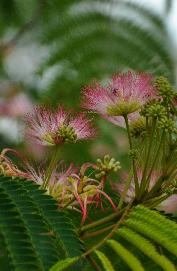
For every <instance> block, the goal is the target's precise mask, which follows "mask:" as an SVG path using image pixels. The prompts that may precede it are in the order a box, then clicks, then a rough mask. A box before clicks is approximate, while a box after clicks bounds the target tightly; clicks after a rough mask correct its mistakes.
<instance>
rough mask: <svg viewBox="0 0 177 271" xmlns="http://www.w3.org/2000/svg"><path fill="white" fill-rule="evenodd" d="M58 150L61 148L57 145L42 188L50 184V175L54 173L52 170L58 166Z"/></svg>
mask: <svg viewBox="0 0 177 271" xmlns="http://www.w3.org/2000/svg"><path fill="white" fill-rule="evenodd" d="M58 150H59V148H58V147H57V148H56V149H55V151H54V153H53V156H52V159H51V160H50V163H49V166H48V169H47V171H46V174H45V179H44V182H43V184H42V188H45V189H46V188H47V186H48V184H49V181H50V177H51V175H52V172H53V170H54V168H55V166H56V163H57V158H58Z"/></svg>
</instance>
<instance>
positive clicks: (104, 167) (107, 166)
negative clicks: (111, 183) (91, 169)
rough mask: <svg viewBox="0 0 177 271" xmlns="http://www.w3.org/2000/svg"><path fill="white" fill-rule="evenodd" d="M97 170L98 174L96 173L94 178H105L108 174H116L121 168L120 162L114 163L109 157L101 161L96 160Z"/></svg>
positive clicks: (113, 159)
mask: <svg viewBox="0 0 177 271" xmlns="http://www.w3.org/2000/svg"><path fill="white" fill-rule="evenodd" d="M96 164H97V170H98V171H99V173H97V174H96V175H95V176H96V178H100V177H102V176H105V175H106V174H107V173H109V172H111V171H112V172H117V171H118V170H119V169H120V168H121V166H120V162H119V161H116V159H115V158H111V157H110V156H109V155H105V156H104V158H103V160H101V159H97V163H96Z"/></svg>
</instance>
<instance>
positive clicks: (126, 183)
mask: <svg viewBox="0 0 177 271" xmlns="http://www.w3.org/2000/svg"><path fill="white" fill-rule="evenodd" d="M131 181H132V169H131V170H130V173H129V176H128V178H127V180H126V182H125V188H124V191H123V192H122V194H121V197H120V201H119V204H118V208H119V209H121V208H122V204H123V202H124V199H125V197H126V194H127V191H128V189H129V187H130V185H131Z"/></svg>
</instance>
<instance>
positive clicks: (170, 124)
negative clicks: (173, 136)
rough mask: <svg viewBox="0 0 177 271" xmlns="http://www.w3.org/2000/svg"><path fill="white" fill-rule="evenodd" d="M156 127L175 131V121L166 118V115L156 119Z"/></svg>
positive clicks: (166, 130)
mask: <svg viewBox="0 0 177 271" xmlns="http://www.w3.org/2000/svg"><path fill="white" fill-rule="evenodd" d="M158 127H159V128H161V129H164V130H165V132H173V133H176V127H175V122H174V121H173V120H172V119H168V118H167V117H164V118H162V119H161V120H159V121H158Z"/></svg>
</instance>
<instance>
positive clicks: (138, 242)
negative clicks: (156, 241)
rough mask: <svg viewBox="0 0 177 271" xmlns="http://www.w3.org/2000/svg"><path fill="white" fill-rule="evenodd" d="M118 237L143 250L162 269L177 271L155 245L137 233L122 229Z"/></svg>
mask: <svg viewBox="0 0 177 271" xmlns="http://www.w3.org/2000/svg"><path fill="white" fill-rule="evenodd" d="M118 235H120V236H121V237H123V238H124V239H126V240H127V241H128V242H130V243H131V244H132V245H134V246H135V247H137V248H138V249H139V250H141V251H142V252H143V253H144V254H145V255H147V256H148V257H149V258H150V259H152V260H153V261H154V262H155V263H157V264H158V265H159V266H161V267H162V269H163V270H165V271H169V270H170V271H176V268H175V266H174V265H173V263H172V262H171V261H170V260H168V259H167V258H166V257H165V255H163V254H159V253H158V252H157V250H156V249H155V247H154V246H153V244H152V243H151V242H150V241H149V240H148V239H145V238H144V237H142V236H141V235H139V234H137V233H136V232H134V231H132V230H130V229H128V228H126V227H122V228H121V229H119V230H118Z"/></svg>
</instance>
